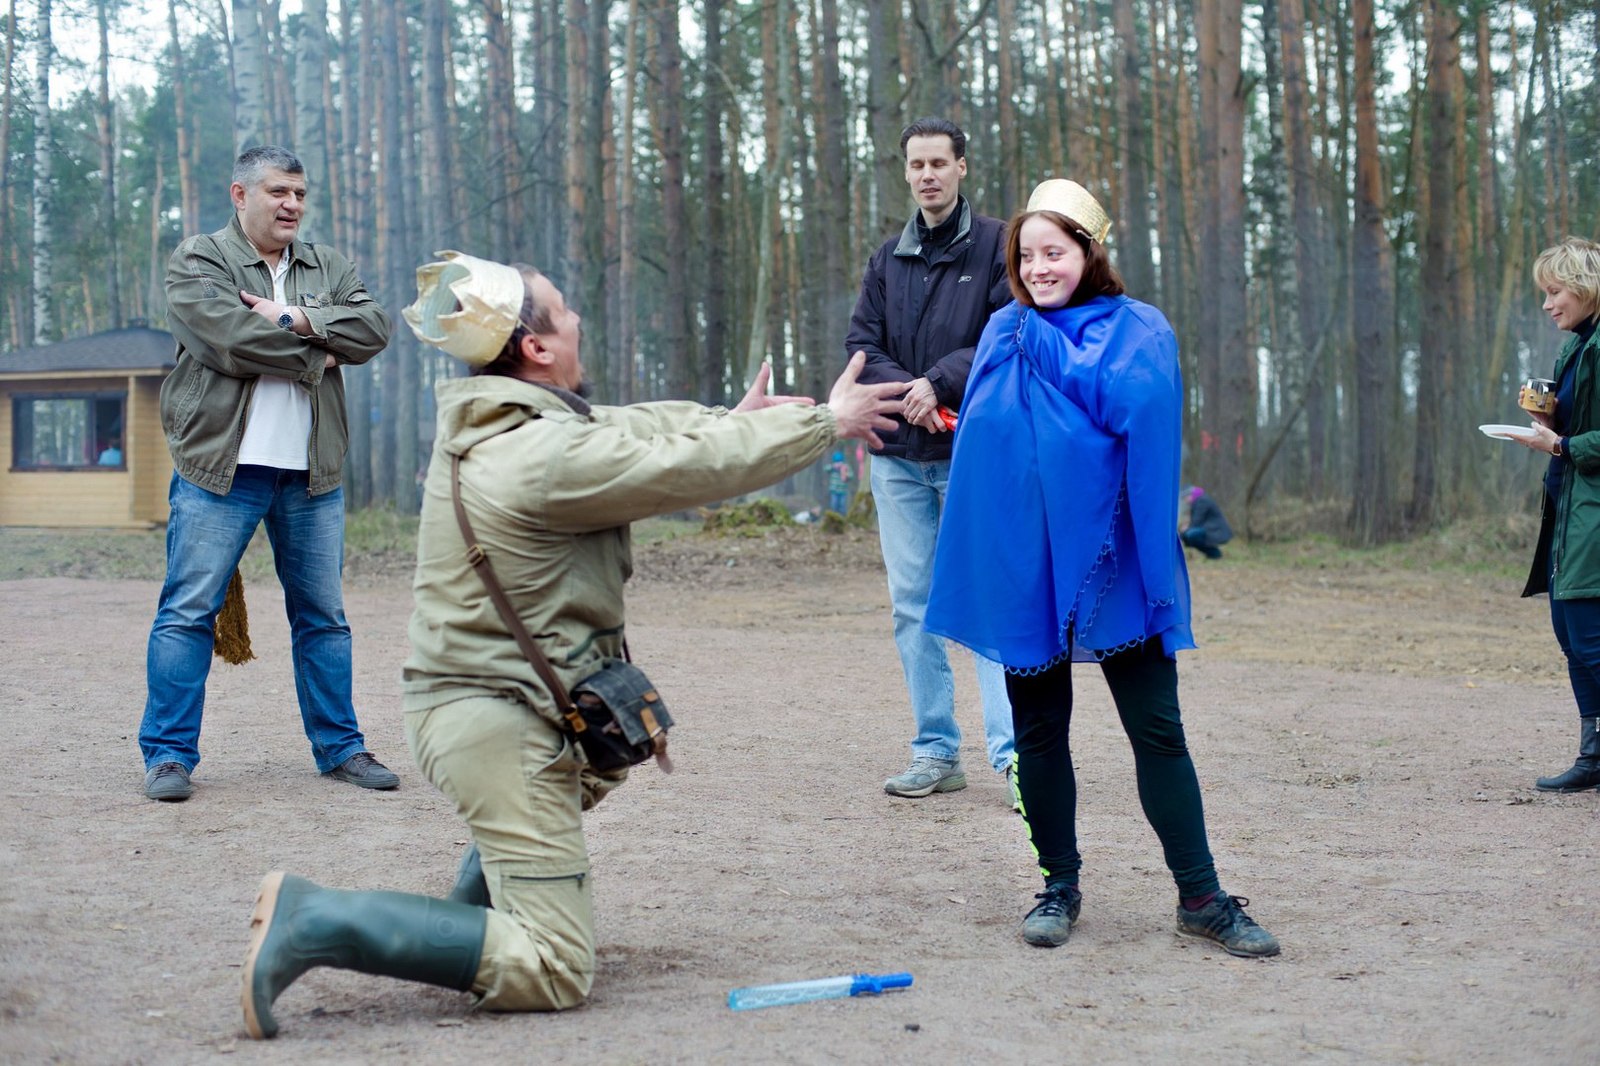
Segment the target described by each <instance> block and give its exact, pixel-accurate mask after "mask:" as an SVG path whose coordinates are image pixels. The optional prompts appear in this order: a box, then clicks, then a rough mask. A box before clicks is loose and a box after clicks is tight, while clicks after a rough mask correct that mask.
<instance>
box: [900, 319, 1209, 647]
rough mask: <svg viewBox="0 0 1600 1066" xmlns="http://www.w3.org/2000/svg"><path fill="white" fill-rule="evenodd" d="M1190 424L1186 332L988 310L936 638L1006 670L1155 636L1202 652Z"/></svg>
mask: <svg viewBox="0 0 1600 1066" xmlns="http://www.w3.org/2000/svg"><path fill="white" fill-rule="evenodd" d="M1182 418H1183V379H1182V376H1181V373H1180V371H1179V368H1178V342H1177V338H1176V337H1175V336H1174V335H1173V332H1172V327H1171V326H1170V325H1168V323H1167V320H1166V318H1165V317H1164V316H1163V315H1162V314H1161V312H1160V311H1158V310H1156V309H1155V308H1154V307H1151V306H1149V305H1148V304H1143V303H1140V302H1138V301H1137V300H1132V299H1129V298H1128V297H1126V296H1115V297H1112V296H1102V297H1096V298H1095V299H1093V300H1090V301H1088V302H1086V303H1084V304H1081V305H1079V306H1077V307H1067V308H1062V309H1059V310H1052V311H1040V310H1034V309H1030V308H1025V307H1022V306H1021V305H1019V304H1017V303H1016V302H1015V301H1013V302H1012V303H1009V304H1007V305H1006V306H1005V307H1003V308H1001V309H1000V310H999V311H997V312H995V314H994V315H993V317H991V318H990V319H989V324H988V326H987V327H986V328H985V329H984V331H983V338H982V339H981V340H980V341H979V342H978V354H977V357H976V358H975V359H974V361H973V364H972V373H971V376H970V377H969V378H968V379H967V393H966V398H965V399H964V400H963V401H962V404H961V419H960V422H959V424H958V426H957V429H956V439H955V454H954V456H953V458H952V460H951V467H950V484H949V491H948V494H947V496H946V498H945V509H944V515H943V517H942V519H941V520H940V527H939V540H938V547H937V549H936V550H935V553H934V564H933V588H932V591H931V594H930V596H929V598H928V611H927V616H926V619H925V622H924V624H925V625H926V627H927V630H928V632H930V633H934V634H936V635H938V636H943V637H948V638H950V639H951V640H954V641H957V642H959V643H961V644H964V645H966V646H967V647H969V648H972V649H973V650H974V651H976V652H978V653H979V654H980V655H983V656H986V657H988V658H990V659H995V660H998V661H999V662H1001V663H1004V664H1005V665H1006V666H1007V667H1010V668H1012V669H1013V670H1031V669H1042V668H1044V667H1046V666H1049V665H1051V664H1053V663H1055V662H1057V661H1059V660H1060V659H1062V658H1063V657H1064V656H1066V655H1069V654H1071V653H1073V652H1074V650H1076V651H1078V652H1080V653H1082V652H1088V653H1090V655H1091V656H1092V657H1094V658H1103V657H1104V656H1106V655H1109V654H1112V653H1113V652H1116V651H1120V650H1123V649H1125V648H1129V647H1132V646H1134V645H1137V644H1140V643H1142V642H1144V641H1145V640H1148V639H1152V638H1156V637H1159V638H1160V640H1161V646H1162V650H1163V651H1164V652H1165V653H1166V654H1167V655H1168V656H1169V657H1171V656H1172V655H1173V653H1175V652H1177V651H1179V650H1181V649H1184V648H1192V647H1194V646H1195V645H1194V636H1193V634H1192V632H1191V631H1190V628H1189V571H1188V568H1187V566H1186V565H1185V562H1184V558H1183V549H1182V548H1181V547H1180V546H1179V543H1178V474H1179V463H1180V461H1181V451H1182V437H1181V426H1182ZM1079 657H1082V656H1081V654H1080V656H1079Z"/></svg>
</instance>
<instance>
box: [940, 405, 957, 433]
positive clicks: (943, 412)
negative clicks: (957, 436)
mask: <svg viewBox="0 0 1600 1066" xmlns="http://www.w3.org/2000/svg"><path fill="white" fill-rule="evenodd" d="M936 413H937V414H938V416H939V421H941V422H943V423H944V428H945V429H955V428H956V413H955V412H954V411H952V410H950V408H948V407H944V406H942V405H941V406H940V407H939V409H938V411H937V412H936Z"/></svg>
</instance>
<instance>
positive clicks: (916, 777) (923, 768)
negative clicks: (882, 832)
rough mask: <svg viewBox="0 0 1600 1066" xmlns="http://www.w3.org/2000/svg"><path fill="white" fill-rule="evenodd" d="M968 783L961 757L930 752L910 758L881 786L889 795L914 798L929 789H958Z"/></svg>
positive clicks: (948, 790) (951, 790) (950, 790)
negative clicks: (902, 771)
mask: <svg viewBox="0 0 1600 1066" xmlns="http://www.w3.org/2000/svg"><path fill="white" fill-rule="evenodd" d="M966 787H967V773H966V771H965V770H963V769H961V759H960V758H959V757H957V758H954V759H935V758H934V757H933V756H931V755H918V756H917V757H916V758H914V759H912V760H911V765H910V766H908V767H906V771H905V773H902V774H895V775H894V776H893V777H891V778H889V780H887V781H885V782H884V783H883V790H884V791H885V792H887V793H889V795H891V796H906V797H909V798H911V799H917V798H919V797H921V796H926V795H928V794H929V793H930V792H957V791H960V790H961V789H963V788H966Z"/></svg>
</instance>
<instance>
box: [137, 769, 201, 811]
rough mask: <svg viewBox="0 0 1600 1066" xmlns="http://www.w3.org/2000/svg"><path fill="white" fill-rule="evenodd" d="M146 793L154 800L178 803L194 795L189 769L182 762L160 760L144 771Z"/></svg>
mask: <svg viewBox="0 0 1600 1066" xmlns="http://www.w3.org/2000/svg"><path fill="white" fill-rule="evenodd" d="M144 794H145V795H146V796H148V797H149V798H151V799H153V800H165V801H166V802H168V803H177V802H179V801H180V800H186V799H188V798H189V797H190V796H192V795H194V786H193V785H191V784H190V783H189V770H188V768H187V767H185V766H184V765H183V763H181V762H160V763H156V764H155V765H154V766H152V767H150V769H148V770H146V771H145V772H144Z"/></svg>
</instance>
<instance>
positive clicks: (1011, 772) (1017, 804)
mask: <svg viewBox="0 0 1600 1066" xmlns="http://www.w3.org/2000/svg"><path fill="white" fill-rule="evenodd" d="M1006 795H1007V796H1009V797H1010V798H1011V809H1012V810H1014V811H1016V812H1017V813H1018V814H1021V813H1023V812H1022V793H1021V791H1019V790H1018V788H1017V764H1016V763H1015V762H1012V763H1010V764H1008V765H1007V766H1006Z"/></svg>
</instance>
